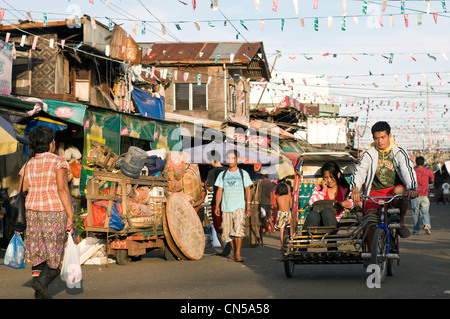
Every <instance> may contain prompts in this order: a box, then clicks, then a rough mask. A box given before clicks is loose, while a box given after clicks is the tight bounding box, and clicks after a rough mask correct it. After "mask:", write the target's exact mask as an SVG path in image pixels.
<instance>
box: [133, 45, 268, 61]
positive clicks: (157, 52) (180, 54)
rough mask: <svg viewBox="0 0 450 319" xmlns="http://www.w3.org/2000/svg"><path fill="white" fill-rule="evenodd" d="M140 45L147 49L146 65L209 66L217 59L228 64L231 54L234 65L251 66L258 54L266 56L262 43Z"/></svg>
mask: <svg viewBox="0 0 450 319" xmlns="http://www.w3.org/2000/svg"><path fill="white" fill-rule="evenodd" d="M140 45H141V46H142V47H143V48H145V50H142V54H143V57H142V63H144V64H155V63H157V62H159V63H160V64H166V63H167V64H168V63H174V62H177V63H189V64H208V63H213V62H215V60H216V58H218V63H227V64H228V63H231V61H230V57H231V54H234V59H233V63H241V64H250V61H251V59H253V58H254V57H255V55H256V54H258V53H261V54H262V55H264V50H263V49H262V42H250V43H247V42H177V43H140ZM148 49H151V52H150V55H147V50H148ZM217 55H219V56H218V57H217ZM263 58H265V57H263Z"/></svg>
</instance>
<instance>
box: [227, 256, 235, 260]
mask: <svg viewBox="0 0 450 319" xmlns="http://www.w3.org/2000/svg"><path fill="white" fill-rule="evenodd" d="M227 261H236V257H230V258H228V259H227Z"/></svg>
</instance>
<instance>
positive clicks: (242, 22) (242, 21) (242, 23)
mask: <svg viewBox="0 0 450 319" xmlns="http://www.w3.org/2000/svg"><path fill="white" fill-rule="evenodd" d="M240 22H241V25H242V26H243V27H244V29H245V30H247V31H248V29H247V27H246V26H245V24H244V20H241V21H240Z"/></svg>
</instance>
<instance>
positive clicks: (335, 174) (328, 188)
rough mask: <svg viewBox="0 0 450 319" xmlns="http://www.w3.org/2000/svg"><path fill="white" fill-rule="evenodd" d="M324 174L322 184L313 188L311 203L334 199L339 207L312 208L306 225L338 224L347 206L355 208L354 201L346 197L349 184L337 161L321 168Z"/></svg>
mask: <svg viewBox="0 0 450 319" xmlns="http://www.w3.org/2000/svg"><path fill="white" fill-rule="evenodd" d="M321 174H322V176H323V181H322V184H321V185H319V184H317V185H316V188H315V189H314V190H313V194H312V196H311V199H310V200H309V205H310V206H311V207H313V204H314V203H316V202H317V201H320V200H327V199H328V200H334V201H336V202H337V204H338V209H337V210H336V211H333V210H332V209H331V208H325V209H323V210H322V211H318V210H314V209H313V210H311V211H310V212H309V213H308V216H306V220H305V224H304V226H305V227H308V226H336V225H337V223H338V221H339V219H340V218H341V217H342V215H343V214H344V211H345V208H353V201H352V200H351V199H345V198H346V197H347V195H348V192H349V184H348V182H347V181H346V180H345V178H344V175H343V174H342V172H341V169H340V168H339V165H338V164H337V163H335V162H327V163H325V164H324V165H323V166H322V168H321Z"/></svg>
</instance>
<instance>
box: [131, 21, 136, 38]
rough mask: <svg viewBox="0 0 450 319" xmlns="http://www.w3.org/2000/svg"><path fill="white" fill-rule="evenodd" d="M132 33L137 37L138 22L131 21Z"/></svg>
mask: <svg viewBox="0 0 450 319" xmlns="http://www.w3.org/2000/svg"><path fill="white" fill-rule="evenodd" d="M131 32H132V33H133V35H134V36H136V20H132V21H131Z"/></svg>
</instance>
